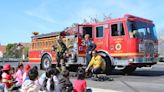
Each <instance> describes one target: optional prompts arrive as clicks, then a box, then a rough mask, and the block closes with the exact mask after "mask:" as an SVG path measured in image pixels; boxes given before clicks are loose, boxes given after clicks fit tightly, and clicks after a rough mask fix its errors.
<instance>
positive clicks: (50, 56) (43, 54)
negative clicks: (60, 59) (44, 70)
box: [41, 53, 52, 61]
mask: <svg viewBox="0 0 164 92" xmlns="http://www.w3.org/2000/svg"><path fill="white" fill-rule="evenodd" d="M46 55H47V56H49V57H50V59H51V60H52V57H51V55H50V54H49V53H44V54H43V55H42V57H41V61H42V59H43V57H44V56H46Z"/></svg>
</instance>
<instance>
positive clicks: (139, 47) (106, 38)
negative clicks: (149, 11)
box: [29, 14, 158, 73]
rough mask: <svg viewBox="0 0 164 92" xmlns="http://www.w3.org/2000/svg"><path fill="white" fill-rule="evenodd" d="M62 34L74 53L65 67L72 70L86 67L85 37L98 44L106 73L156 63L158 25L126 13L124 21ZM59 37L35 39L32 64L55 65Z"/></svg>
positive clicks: (79, 26)
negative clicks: (87, 35) (53, 48)
mask: <svg viewBox="0 0 164 92" xmlns="http://www.w3.org/2000/svg"><path fill="white" fill-rule="evenodd" d="M62 33H63V34H64V35H65V36H64V38H63V40H64V42H65V44H66V45H67V47H68V50H69V51H70V52H71V56H70V57H69V58H67V63H66V66H67V67H68V68H70V69H73V70H76V69H77V68H78V67H79V66H83V65H85V64H86V60H85V48H86V47H85V41H84V35H85V34H89V35H90V39H92V40H93V41H94V43H95V44H96V45H97V47H96V50H97V51H98V53H99V54H100V55H101V56H102V57H103V60H104V62H105V65H106V67H105V68H104V73H110V72H111V70H113V69H119V70H122V71H123V72H124V73H131V72H133V71H135V69H136V68H137V67H139V68H140V67H150V66H152V65H154V64H156V62H157V58H158V39H157V34H156V30H155V25H154V24H153V22H152V21H151V20H148V19H144V18H140V17H137V16H133V15H129V14H126V15H124V17H122V18H116V19H110V20H106V21H103V22H95V23H86V24H76V25H75V26H73V27H68V28H67V29H65V30H64V31H62ZM58 34H59V32H54V33H49V34H41V35H35V36H32V47H31V50H30V51H29V62H33V63H38V64H40V66H41V68H47V67H49V66H50V65H51V64H56V60H55V51H52V45H53V44H54V43H55V39H56V36H57V35H58ZM69 47H72V48H69Z"/></svg>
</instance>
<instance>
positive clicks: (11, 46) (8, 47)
mask: <svg viewBox="0 0 164 92" xmlns="http://www.w3.org/2000/svg"><path fill="white" fill-rule="evenodd" d="M14 46H16V43H14V44H8V45H7V46H6V52H9V51H10V50H11V48H13V47H14Z"/></svg>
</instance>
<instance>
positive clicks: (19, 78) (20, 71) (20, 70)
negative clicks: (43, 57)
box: [15, 63, 24, 85]
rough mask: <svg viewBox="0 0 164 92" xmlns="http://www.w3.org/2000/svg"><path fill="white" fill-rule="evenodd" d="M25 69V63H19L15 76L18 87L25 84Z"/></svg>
mask: <svg viewBox="0 0 164 92" xmlns="http://www.w3.org/2000/svg"><path fill="white" fill-rule="evenodd" d="M23 68H24V65H23V63H19V64H18V71H17V72H16V74H15V79H16V81H17V82H18V83H17V85H22V83H23V73H24V71H23Z"/></svg>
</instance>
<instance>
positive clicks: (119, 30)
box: [111, 23, 125, 36]
mask: <svg viewBox="0 0 164 92" xmlns="http://www.w3.org/2000/svg"><path fill="white" fill-rule="evenodd" d="M111 30H112V36H122V35H125V32H124V26H123V23H118V24H112V25H111Z"/></svg>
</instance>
